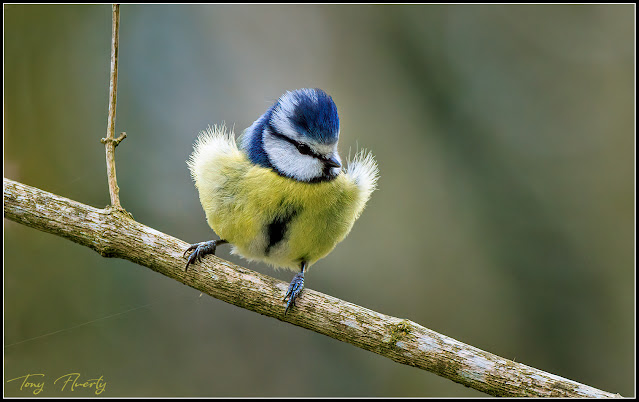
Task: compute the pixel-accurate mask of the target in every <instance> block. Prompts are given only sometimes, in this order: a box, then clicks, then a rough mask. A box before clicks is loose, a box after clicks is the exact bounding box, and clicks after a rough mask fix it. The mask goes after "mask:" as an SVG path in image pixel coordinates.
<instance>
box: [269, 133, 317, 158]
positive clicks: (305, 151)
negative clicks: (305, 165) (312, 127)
mask: <svg viewBox="0 0 639 402" xmlns="http://www.w3.org/2000/svg"><path fill="white" fill-rule="evenodd" d="M270 129H271V130H270V131H271V134H273V136H275V137H277V138H280V139H282V140H284V141H287V142H289V143H291V144H293V145H295V147H296V148H297V150H298V151H299V153H301V154H302V155H310V156H312V157H314V158H318V159H324V158H323V157H322V156H321V155H318V154H316V153H315V152H313V150H312V149H311V147H309V146H308V145H306V144H303V143H301V142H297V141H295V140H294V139H292V138H288V137H287V136H285V135H284V134H280V133H278V132H277V131H275V129H274V128H273V126H271V127H270Z"/></svg>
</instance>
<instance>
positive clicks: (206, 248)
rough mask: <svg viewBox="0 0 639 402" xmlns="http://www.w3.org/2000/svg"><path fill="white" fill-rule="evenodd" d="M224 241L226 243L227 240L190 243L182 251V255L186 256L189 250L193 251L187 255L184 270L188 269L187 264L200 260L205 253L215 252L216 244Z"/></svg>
mask: <svg viewBox="0 0 639 402" xmlns="http://www.w3.org/2000/svg"><path fill="white" fill-rule="evenodd" d="M224 243H228V241H226V240H222V239H220V240H209V241H203V242H201V243H195V244H191V245H190V246H189V248H187V249H186V251H185V252H184V257H186V253H188V252H189V251H191V250H195V251H193V252H192V253H191V255H190V256H189V260H188V261H187V262H186V268H184V271H188V269H189V264H195V262H196V261H201V260H202V257H204V256H205V255H207V254H215V249H216V248H217V246H219V245H220V244H224Z"/></svg>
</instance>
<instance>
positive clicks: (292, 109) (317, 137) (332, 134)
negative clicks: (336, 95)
mask: <svg viewBox="0 0 639 402" xmlns="http://www.w3.org/2000/svg"><path fill="white" fill-rule="evenodd" d="M273 115H274V116H276V117H279V116H278V115H283V116H282V117H285V118H288V120H289V121H290V123H291V125H292V126H293V127H294V128H295V130H296V131H297V132H298V133H300V134H301V135H303V136H306V137H308V138H310V139H312V140H314V141H317V142H319V143H323V144H333V143H335V142H337V139H338V135H339V116H338V114H337V106H335V102H333V98H331V97H330V95H328V94H327V93H326V92H324V91H322V90H321V89H319V88H314V89H308V88H303V89H298V90H296V91H293V92H287V93H286V94H284V95H282V96H281V97H280V99H279V100H278V101H277V103H276V104H275V105H274V106H273Z"/></svg>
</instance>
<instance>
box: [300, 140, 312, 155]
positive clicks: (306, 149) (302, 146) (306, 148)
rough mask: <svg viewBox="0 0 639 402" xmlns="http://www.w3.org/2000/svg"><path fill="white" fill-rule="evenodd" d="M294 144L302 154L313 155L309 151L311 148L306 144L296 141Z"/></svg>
mask: <svg viewBox="0 0 639 402" xmlns="http://www.w3.org/2000/svg"><path fill="white" fill-rule="evenodd" d="M296 146H297V150H298V151H300V153H301V154H302V155H314V154H313V151H311V148H310V147H309V146H308V145H306V144H300V143H298V144H296Z"/></svg>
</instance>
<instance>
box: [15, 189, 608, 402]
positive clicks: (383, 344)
mask: <svg viewBox="0 0 639 402" xmlns="http://www.w3.org/2000/svg"><path fill="white" fill-rule="evenodd" d="M4 216H5V218H8V219H11V220H13V221H15V222H18V223H21V224H23V225H27V226H30V227H33V228H36V229H38V230H41V231H44V232H48V233H52V234H55V235H57V236H61V237H64V238H67V239H69V240H72V241H74V242H76V243H78V244H81V245H84V246H87V247H89V248H92V249H93V250H95V251H97V252H98V253H100V255H102V256H104V257H116V258H123V259H127V260H129V261H132V262H134V263H136V264H139V265H143V266H146V267H148V268H151V269H152V270H154V271H156V272H159V273H161V274H163V275H166V276H168V277H170V278H173V279H175V280H177V281H179V282H181V283H183V284H185V285H188V286H191V287H193V288H195V289H198V290H200V291H201V292H204V293H207V294H209V295H211V296H213V297H215V298H217V299H220V300H222V301H225V302H227V303H231V304H234V305H236V306H239V307H242V308H245V309H247V310H251V311H255V312H257V313H260V314H263V315H266V316H269V317H273V318H276V319H278V320H281V321H286V322H289V323H291V324H294V325H298V326H300V327H303V328H307V329H309V330H311V331H315V332H317V333H320V334H324V335H326V336H330V337H331V338H335V339H337V340H340V341H343V342H348V343H350V344H352V345H355V346H357V347H360V348H362V349H366V350H369V351H371V352H375V353H377V354H380V355H382V356H384V357H387V358H389V359H391V360H393V361H396V362H399V363H402V364H407V365H410V366H414V367H418V368H421V369H423V370H427V371H431V372H433V373H435V374H437V375H439V376H442V377H445V378H448V379H450V380H452V381H455V382H458V383H460V384H463V385H465V386H468V387H471V388H474V389H477V390H479V391H482V392H485V393H487V394H490V395H496V396H554V397H608V398H611V397H620V395H619V394H616V395H615V394H611V393H609V392H605V391H601V390H599V389H596V388H592V387H590V386H587V385H584V384H580V383H577V382H574V381H571V380H568V379H565V378H562V377H559V376H556V375H554V374H550V373H547V372H544V371H541V370H538V369H535V368H532V367H530V366H526V365H524V364H521V363H515V362H513V361H512V360H508V359H504V358H502V357H499V356H496V355H494V354H492V353H488V352H485V351H483V350H480V349H477V348H475V347H473V346H470V345H466V344H464V343H461V342H459V341H456V340H455V339H452V338H449V337H447V336H444V335H441V334H439V333H437V332H434V331H431V330H429V329H428V328H425V327H423V326H421V325H419V324H417V323H415V322H412V321H409V320H406V319H401V318H396V317H391V316H388V315H385V314H381V313H377V312H375V311H372V310H369V309H367V308H365V307H361V306H358V305H355V304H352V303H349V302H346V301H344V300H340V299H337V298H335V297H331V296H328V295H325V294H323V293H319V292H316V291H313V290H311V289H305V290H304V292H303V293H302V295H301V297H300V299H299V300H298V301H297V304H296V306H297V307H296V308H295V309H293V310H292V311H290V312H289V313H288V314H287V315H284V309H285V304H284V303H282V297H283V295H284V294H285V292H286V289H287V284H286V283H284V282H282V281H279V280H277V279H274V278H271V277H269V276H266V275H263V274H260V273H258V272H254V271H251V270H249V269H247V268H243V267H240V266H237V265H234V264H232V263H230V262H228V261H225V260H222V259H220V258H217V257H214V256H211V257H208V258H206V259H205V260H203V261H202V262H201V263H200V264H197V265H195V266H193V268H192V269H190V270H189V271H188V272H184V269H183V267H184V259H183V257H182V252H183V251H184V250H185V249H186V247H188V244H187V243H185V242H183V241H181V240H179V239H176V238H174V237H171V236H169V235H166V234H164V233H161V232H159V231H157V230H155V229H153V228H150V227H148V226H145V225H142V224H141V223H138V222H136V221H135V220H133V219H131V218H130V217H129V216H128V215H127V214H126V213H124V212H122V211H120V210H118V209H113V208H107V209H98V208H94V207H91V206H88V205H85V204H81V203H79V202H76V201H73V200H70V199H67V198H64V197H60V196H58V195H55V194H51V193H48V192H46V191H42V190H39V189H37V188H34V187H30V186H27V185H24V184H21V183H18V182H15V181H12V180H9V179H6V178H5V179H4Z"/></svg>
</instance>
